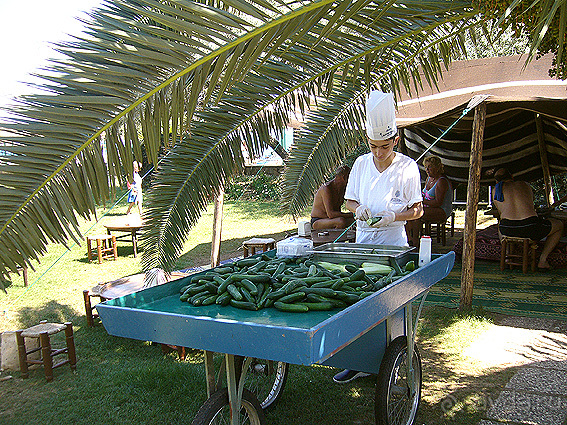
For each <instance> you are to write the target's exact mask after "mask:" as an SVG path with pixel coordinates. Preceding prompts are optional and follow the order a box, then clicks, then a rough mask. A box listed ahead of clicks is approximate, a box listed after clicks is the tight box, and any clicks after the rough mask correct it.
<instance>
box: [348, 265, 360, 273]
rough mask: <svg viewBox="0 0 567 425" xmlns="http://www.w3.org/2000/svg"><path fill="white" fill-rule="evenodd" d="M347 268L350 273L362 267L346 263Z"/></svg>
mask: <svg viewBox="0 0 567 425" xmlns="http://www.w3.org/2000/svg"><path fill="white" fill-rule="evenodd" d="M345 270H346V271H347V272H350V273H356V272H357V271H358V270H360V269H359V268H358V267H357V266H355V265H354V264H345Z"/></svg>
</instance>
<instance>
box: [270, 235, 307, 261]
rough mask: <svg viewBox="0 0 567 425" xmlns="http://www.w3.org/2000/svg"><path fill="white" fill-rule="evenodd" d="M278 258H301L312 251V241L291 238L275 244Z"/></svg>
mask: <svg viewBox="0 0 567 425" xmlns="http://www.w3.org/2000/svg"><path fill="white" fill-rule="evenodd" d="M276 248H277V252H276V255H277V256H278V257H301V256H304V255H307V252H308V251H311V250H312V249H313V241H312V240H310V239H305V238H298V237H295V236H292V237H291V238H287V239H284V240H283V241H279V242H278V243H276Z"/></svg>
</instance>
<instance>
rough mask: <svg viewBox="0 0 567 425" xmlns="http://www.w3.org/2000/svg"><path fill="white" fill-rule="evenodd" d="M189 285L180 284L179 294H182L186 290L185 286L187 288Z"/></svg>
mask: <svg viewBox="0 0 567 425" xmlns="http://www.w3.org/2000/svg"><path fill="white" fill-rule="evenodd" d="M190 286H191V284H189V285H184V286H182V287H181V288H180V289H179V293H180V294H183V293H184V292H185V291H186V290H187V288H189V287H190Z"/></svg>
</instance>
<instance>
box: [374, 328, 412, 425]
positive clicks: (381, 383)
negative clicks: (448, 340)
mask: <svg viewBox="0 0 567 425" xmlns="http://www.w3.org/2000/svg"><path fill="white" fill-rule="evenodd" d="M406 345H407V341H406V337H405V336H399V337H397V338H396V339H394V340H393V341H392V343H391V344H390V345H389V346H388V348H386V352H385V353H384V358H383V359H382V363H381V364H380V372H379V373H378V382H377V384H376V398H375V401H374V409H375V412H374V414H375V418H376V424H377V425H412V424H413V422H414V420H415V414H416V412H417V408H418V407H419V401H420V399H421V357H420V355H419V352H418V350H417V346H416V345H414V350H413V360H412V366H413V369H414V381H413V385H412V387H413V388H411V389H410V388H409V383H408V379H407V369H406V367H407V366H406V365H407V363H406V362H407V348H406ZM412 393H413V396H412Z"/></svg>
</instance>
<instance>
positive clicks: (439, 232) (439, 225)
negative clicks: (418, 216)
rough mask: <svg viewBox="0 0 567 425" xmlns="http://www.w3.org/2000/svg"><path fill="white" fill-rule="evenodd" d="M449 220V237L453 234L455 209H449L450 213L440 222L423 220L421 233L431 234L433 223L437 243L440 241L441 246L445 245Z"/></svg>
mask: <svg viewBox="0 0 567 425" xmlns="http://www.w3.org/2000/svg"><path fill="white" fill-rule="evenodd" d="M449 220H450V223H451V224H450V226H451V227H450V229H451V237H453V236H455V211H451V215H450V216H449V217H447V219H446V220H444V221H440V222H432V221H424V222H423V227H424V229H423V231H422V232H421V233H422V234H423V235H428V236H431V230H432V229H431V225H432V224H435V225H436V229H435V235H436V237H437V243H439V242H441V243H442V245H443V246H445V245H447V234H446V232H447V222H448V221H449Z"/></svg>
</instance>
